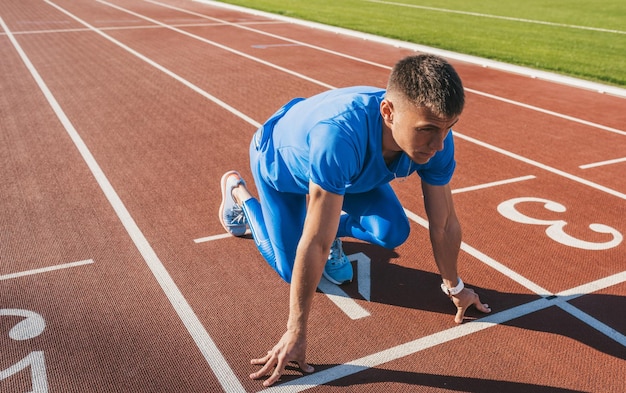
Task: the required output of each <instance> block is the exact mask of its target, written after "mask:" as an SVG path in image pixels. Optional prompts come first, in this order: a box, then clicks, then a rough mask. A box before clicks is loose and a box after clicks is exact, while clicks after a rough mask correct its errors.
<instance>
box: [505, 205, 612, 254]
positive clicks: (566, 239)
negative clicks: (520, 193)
mask: <svg viewBox="0 0 626 393" xmlns="http://www.w3.org/2000/svg"><path fill="white" fill-rule="evenodd" d="M526 202H539V203H543V204H544V205H543V207H544V208H545V209H547V210H550V211H552V212H555V213H563V212H564V211H565V210H566V209H565V206H563V205H561V204H560V203H557V202H554V201H551V200H548V199H543V198H533V197H521V198H513V199H509V200H508V201H504V202H502V203H501V204H499V205H498V212H499V213H500V214H502V215H503V216H504V217H506V218H508V219H509V220H511V221H515V222H519V223H521V224H531V225H542V226H547V228H546V234H547V235H548V237H549V238H550V239H552V240H554V241H556V242H559V243H561V244H564V245H566V246H570V247H576V248H581V249H583V250H607V249H609V248H613V247H616V246H617V245H619V244H620V243H621V242H622V240H623V236H622V234H621V233H620V232H619V231H617V230H616V229H614V228H611V227H609V226H607V225H604V224H590V225H589V229H591V230H592V231H594V232H597V233H606V234H609V235H611V236H612V240H610V241H608V242H604V243H595V242H589V241H585V240H581V239H578V238H575V237H573V236H570V235H568V234H567V233H566V232H565V231H564V229H563V228H564V227H565V225H567V221H563V220H540V219H537V218H533V217H528V216H526V215H524V214H522V213H520V212H519V211H517V209H516V208H515V205H517V204H519V203H526Z"/></svg>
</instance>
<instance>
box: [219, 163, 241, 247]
mask: <svg viewBox="0 0 626 393" xmlns="http://www.w3.org/2000/svg"><path fill="white" fill-rule="evenodd" d="M232 175H236V176H237V177H239V178H240V179H241V175H240V174H239V172H237V171H228V172H226V173H224V175H223V176H222V179H221V180H220V188H221V190H222V202H221V203H220V210H219V211H218V214H219V219H220V223H221V224H222V226H223V227H224V229H225V230H226V232H228V233H230V234H231V235H232V236H235V235H233V233H232V232H231V231H230V229H228V226H227V225H226V223H225V222H224V201H225V200H226V195H225V192H226V180H228V178H229V177H230V176H232Z"/></svg>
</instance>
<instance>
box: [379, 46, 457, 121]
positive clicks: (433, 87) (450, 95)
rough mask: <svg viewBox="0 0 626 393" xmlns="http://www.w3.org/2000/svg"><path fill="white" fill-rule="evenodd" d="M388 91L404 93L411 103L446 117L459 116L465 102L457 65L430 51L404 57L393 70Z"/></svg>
mask: <svg viewBox="0 0 626 393" xmlns="http://www.w3.org/2000/svg"><path fill="white" fill-rule="evenodd" d="M387 92H389V93H392V94H396V93H400V94H402V95H403V96H404V97H405V98H407V99H408V100H409V102H410V103H412V104H414V105H416V106H424V107H427V108H428V109H430V110H431V111H433V112H434V113H435V114H436V115H438V116H443V117H446V118H452V117H455V116H459V115H460V114H461V112H463V106H464V105H465V93H464V90H463V83H462V82H461V78H460V77H459V75H458V74H457V73H456V70H455V69H454V67H452V65H450V63H448V62H447V61H446V60H444V59H443V58H441V57H439V56H435V55H430V54H421V55H415V56H409V57H405V58H404V59H402V60H400V61H399V62H398V63H397V64H396V65H395V66H394V67H393V70H392V71H391V75H390V76H389V82H388V84H387Z"/></svg>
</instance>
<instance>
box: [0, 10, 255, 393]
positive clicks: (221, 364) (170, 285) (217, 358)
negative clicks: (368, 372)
mask: <svg viewBox="0 0 626 393" xmlns="http://www.w3.org/2000/svg"><path fill="white" fill-rule="evenodd" d="M46 2H47V3H48V4H51V5H52V6H54V7H55V8H57V9H59V10H60V11H62V12H63V13H65V14H67V15H68V16H71V17H72V18H73V19H76V20H78V21H79V22H81V23H82V21H81V20H80V19H78V18H76V17H74V16H73V15H72V14H70V13H69V12H67V11H65V10H64V9H62V8H60V7H58V6H57V5H55V4H53V3H50V2H48V1H46ZM0 24H1V25H2V28H3V29H4V30H5V31H6V32H7V36H8V37H9V40H10V41H11V43H12V44H13V46H14V48H15V50H16V51H17V53H18V54H19V56H20V57H21V59H22V61H23V62H24V64H25V66H26V68H27V69H28V70H29V71H30V74H31V75H32V77H33V78H34V79H35V81H36V83H37V85H38V86H39V89H40V90H41V92H42V93H43V94H44V96H45V97H46V99H47V101H48V103H49V104H50V106H51V107H52V109H53V110H54V113H55V114H56V116H57V117H58V119H59V121H60V122H61V124H62V125H63V127H64V128H65V130H66V131H67V133H68V135H69V136H70V138H71V139H72V141H73V142H74V145H75V146H76V148H77V149H78V151H79V152H80V154H81V156H82V157H83V159H84V160H85V163H86V164H87V166H88V167H89V169H90V171H91V173H92V174H93V176H94V178H95V179H96V181H97V182H98V184H99V185H100V188H101V189H102V191H103V193H104V195H105V196H106V198H107V200H108V201H109V203H110V204H111V206H112V207H113V209H114V210H115V213H116V214H117V216H118V217H119V219H120V221H121V222H122V224H123V225H124V228H126V231H127V232H128V234H129V235H130V237H131V239H132V240H133V242H134V243H135V245H136V247H137V249H138V250H139V252H140V253H141V255H142V257H143V258H144V260H145V261H146V264H147V265H148V267H149V268H150V270H151V271H152V274H153V275H154V277H155V278H156V280H157V281H158V283H159V285H160V286H161V288H162V289H163V292H164V293H165V295H166V296H167V298H168V299H169V301H170V303H171V304H172V307H173V308H174V309H175V310H176V312H177V313H178V316H179V317H180V319H181V321H182V322H183V323H184V324H185V326H186V327H187V330H188V331H189V334H190V335H191V337H192V338H193V340H194V341H195V343H196V345H197V346H198V348H199V349H200V351H201V353H202V354H203V355H204V357H205V359H206V360H207V362H208V364H209V366H210V367H211V369H212V370H213V372H214V373H215V374H216V376H217V378H218V380H219V382H220V383H221V384H222V386H223V387H224V389H225V390H227V391H239V392H244V391H245V390H244V388H243V386H242V385H241V382H240V381H239V379H238V378H237V377H236V376H235V374H234V372H233V371H232V369H231V368H230V367H229V366H228V363H227V362H226V359H225V358H224V356H223V355H222V354H221V352H220V351H219V349H218V348H217V346H216V345H215V343H214V342H213V340H212V339H211V337H210V336H209V334H208V333H207V331H206V329H205V328H204V326H203V325H202V323H201V322H200V320H199V319H198V317H197V315H196V314H195V313H194V311H193V309H192V308H191V306H190V305H189V303H187V300H186V299H185V297H184V296H183V294H182V293H181V292H180V290H179V289H178V287H177V286H176V283H175V282H174V280H173V279H172V277H171V276H170V275H169V273H168V272H167V270H166V269H165V267H164V266H163V263H162V262H161V261H160V260H159V257H158V256H157V255H156V253H155V252H154V250H153V249H152V246H150V243H149V242H148V240H147V239H146V238H145V236H144V235H143V233H142V232H141V230H140V229H139V227H138V226H137V224H136V223H135V220H134V219H133V218H132V216H131V215H130V212H129V211H128V210H127V209H126V206H124V203H123V202H122V200H121V199H120V197H119V195H118V194H117V192H116V191H115V189H114V188H113V186H112V185H111V183H110V182H109V180H108V179H107V177H106V175H105V174H104V172H103V171H102V169H101V168H100V166H99V165H98V163H97V162H96V159H95V158H94V156H93V155H92V154H91V151H89V148H88V147H87V145H86V144H85V142H84V141H83V139H82V138H81V136H80V135H79V133H78V131H76V129H75V128H74V125H73V124H72V123H71V122H70V120H69V118H68V117H67V116H66V114H65V112H64V111H63V109H62V108H61V106H60V105H59V103H58V102H57V100H56V98H55V97H54V95H53V94H52V92H51V91H50V89H49V88H48V86H47V85H46V83H45V82H44V80H43V79H42V78H41V76H40V75H39V73H38V72H37V69H36V68H35V66H34V65H33V64H32V63H31V61H30V59H29V58H28V56H27V55H26V53H25V52H24V51H23V50H22V48H21V46H20V45H19V43H18V42H17V40H16V39H15V37H13V35H12V34H11V32H10V30H9V28H8V26H7V25H6V24H5V23H4V21H3V20H2V18H0ZM85 25H86V24H85Z"/></svg>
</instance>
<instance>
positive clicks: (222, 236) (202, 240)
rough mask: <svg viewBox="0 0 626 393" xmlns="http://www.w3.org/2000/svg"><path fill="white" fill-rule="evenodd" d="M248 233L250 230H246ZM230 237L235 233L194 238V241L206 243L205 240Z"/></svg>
mask: <svg viewBox="0 0 626 393" xmlns="http://www.w3.org/2000/svg"><path fill="white" fill-rule="evenodd" d="M248 233H250V231H246V234H248ZM229 237H233V235H231V234H230V233H221V234H219V235H213V236H207V237H200V238H198V239H194V240H193V241H194V243H205V242H211V241H213V240H220V239H227V238H229Z"/></svg>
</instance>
